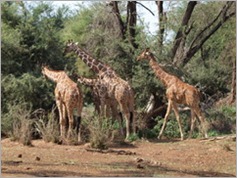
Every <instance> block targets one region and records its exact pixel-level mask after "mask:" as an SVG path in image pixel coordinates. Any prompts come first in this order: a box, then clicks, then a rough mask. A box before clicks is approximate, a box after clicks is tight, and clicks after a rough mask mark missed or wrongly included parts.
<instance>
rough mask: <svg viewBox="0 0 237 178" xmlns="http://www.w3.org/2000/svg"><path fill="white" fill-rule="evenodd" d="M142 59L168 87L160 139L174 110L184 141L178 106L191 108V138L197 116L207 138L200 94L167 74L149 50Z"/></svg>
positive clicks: (142, 54)
mask: <svg viewBox="0 0 237 178" xmlns="http://www.w3.org/2000/svg"><path fill="white" fill-rule="evenodd" d="M142 59H145V60H148V61H149V65H150V67H151V68H152V69H153V71H154V73H155V75H156V76H157V78H159V79H160V81H161V82H162V83H163V84H164V86H165V87H166V97H167V99H168V108H167V111H166V114H165V118H164V123H163V125H162V128H161V131H160V133H159V136H158V138H159V139H160V138H161V136H162V134H163V131H164V129H165V125H166V123H167V119H168V116H169V114H170V112H171V110H172V108H173V110H174V113H175V116H176V119H177V121H178V125H179V129H180V135H181V140H183V139H184V138H183V137H184V135H183V130H182V127H181V122H180V117H179V111H178V108H177V104H184V105H187V106H188V107H190V109H191V129H190V135H189V136H190V137H191V134H192V131H193V127H194V123H195V120H196V116H197V117H198V118H199V120H200V122H201V124H202V128H203V131H204V134H205V137H207V132H206V121H205V118H204V116H203V114H202V112H201V108H200V105H199V104H200V92H199V91H198V90H197V89H196V88H195V87H194V86H192V85H189V84H187V83H184V82H183V81H181V80H180V79H179V78H178V77H176V76H174V75H171V74H169V73H167V72H165V71H164V70H163V69H162V68H161V67H160V66H159V64H158V63H157V62H156V60H155V57H154V55H153V54H152V53H151V52H150V50H149V48H147V49H145V50H144V51H143V52H142V53H141V54H140V55H139V56H138V57H137V60H138V61H140V60H142Z"/></svg>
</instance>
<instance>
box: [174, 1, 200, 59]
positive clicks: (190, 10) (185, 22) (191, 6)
mask: <svg viewBox="0 0 237 178" xmlns="http://www.w3.org/2000/svg"><path fill="white" fill-rule="evenodd" d="M196 5H197V1H190V2H189V3H188V6H187V9H186V11H185V14H184V16H183V20H182V23H181V26H180V28H179V30H178V32H177V34H176V37H175V40H174V46H173V49H172V57H173V58H174V57H175V54H176V52H177V49H178V48H179V46H180V44H181V41H182V38H183V37H184V35H185V34H184V32H183V30H184V27H185V26H187V25H188V22H189V20H190V18H191V16H192V13H193V10H194V8H195V6H196Z"/></svg>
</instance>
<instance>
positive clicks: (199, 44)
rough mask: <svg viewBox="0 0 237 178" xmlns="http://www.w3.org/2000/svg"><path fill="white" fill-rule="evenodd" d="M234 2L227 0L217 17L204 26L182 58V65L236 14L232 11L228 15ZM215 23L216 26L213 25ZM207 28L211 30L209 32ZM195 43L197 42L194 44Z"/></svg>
mask: <svg viewBox="0 0 237 178" xmlns="http://www.w3.org/2000/svg"><path fill="white" fill-rule="evenodd" d="M232 4H233V3H232V2H227V4H226V5H225V6H224V7H223V8H222V10H221V11H220V13H219V14H218V15H217V17H216V18H215V19H214V20H213V21H212V22H210V23H209V24H208V25H207V26H206V27H204V28H203V29H202V30H201V31H200V32H199V33H198V34H197V36H196V38H194V40H193V41H192V43H191V45H190V47H189V48H188V50H187V51H186V55H184V59H183V60H182V61H183V62H182V66H185V65H186V64H187V63H188V62H189V60H190V59H191V58H192V56H193V55H194V54H195V53H196V52H197V51H198V50H199V49H200V48H201V47H202V46H203V44H204V43H205V42H206V41H207V40H208V39H209V38H210V37H211V36H212V35H213V34H214V33H215V32H216V31H217V30H218V29H219V28H220V27H221V26H222V25H223V24H224V23H225V22H226V21H227V20H229V19H230V18H231V17H232V16H234V15H235V14H236V12H235V11H234V12H230V13H229V14H228V15H227V11H228V10H229V9H230V7H231V5H232ZM218 19H219V22H218V23H217V24H216V25H214V23H215V22H217V21H218ZM213 25H214V26H213ZM207 30H209V31H208V32H207ZM204 32H205V33H206V35H205V36H203V34H204ZM194 44H196V45H195V46H194Z"/></svg>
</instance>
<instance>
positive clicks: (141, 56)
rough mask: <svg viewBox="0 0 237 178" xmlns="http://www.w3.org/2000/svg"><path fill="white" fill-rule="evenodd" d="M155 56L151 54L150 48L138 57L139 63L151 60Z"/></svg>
mask: <svg viewBox="0 0 237 178" xmlns="http://www.w3.org/2000/svg"><path fill="white" fill-rule="evenodd" d="M151 56H153V54H152V53H151V52H150V48H146V49H145V50H144V51H143V52H142V53H141V54H140V55H139V56H138V57H137V61H141V60H143V59H146V60H150V57H151Z"/></svg>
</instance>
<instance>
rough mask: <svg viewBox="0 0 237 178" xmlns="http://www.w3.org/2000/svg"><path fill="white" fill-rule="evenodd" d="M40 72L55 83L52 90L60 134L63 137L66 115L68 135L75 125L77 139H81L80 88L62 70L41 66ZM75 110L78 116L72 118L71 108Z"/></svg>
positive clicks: (81, 105)
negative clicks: (57, 112)
mask: <svg viewBox="0 0 237 178" xmlns="http://www.w3.org/2000/svg"><path fill="white" fill-rule="evenodd" d="M42 74H43V75H44V76H46V77H47V78H49V79H50V80H52V81H53V82H55V83H56V87H55V90H54V94H55V99H56V104H57V107H58V110H59V122H60V135H61V137H62V138H65V135H66V115H67V117H68V123H69V128H68V137H70V136H71V134H72V130H73V128H74V127H76V133H77V134H78V141H79V142H80V141H81V134H80V132H81V131H80V130H81V129H80V123H81V113H82V107H83V97H82V93H81V90H80V88H78V86H77V84H76V83H75V82H73V81H72V80H71V79H70V78H69V77H68V75H67V74H66V73H65V72H64V71H55V70H51V69H49V68H48V67H46V66H44V67H42ZM74 109H76V110H77V114H78V117H77V119H76V121H74V119H73V110H74Z"/></svg>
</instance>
